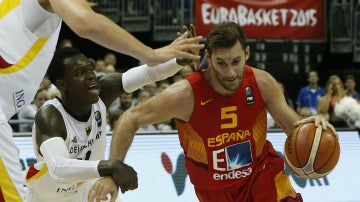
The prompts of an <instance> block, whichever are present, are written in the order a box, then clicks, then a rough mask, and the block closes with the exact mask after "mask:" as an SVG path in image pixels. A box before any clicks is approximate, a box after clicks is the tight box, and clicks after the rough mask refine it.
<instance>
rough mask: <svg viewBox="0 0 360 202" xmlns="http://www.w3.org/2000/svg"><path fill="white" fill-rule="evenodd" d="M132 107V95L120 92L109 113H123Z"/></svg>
mask: <svg viewBox="0 0 360 202" xmlns="http://www.w3.org/2000/svg"><path fill="white" fill-rule="evenodd" d="M133 105H134V96H133V93H127V92H122V93H121V94H120V95H119V97H118V98H116V100H114V102H113V103H112V104H111V106H110V108H109V112H110V113H113V112H114V111H117V110H121V111H125V110H127V109H129V108H130V107H132V106H133Z"/></svg>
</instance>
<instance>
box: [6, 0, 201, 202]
mask: <svg viewBox="0 0 360 202" xmlns="http://www.w3.org/2000/svg"><path fill="white" fill-rule="evenodd" d="M0 5H1V9H0V86H2V87H1V88H0V201H10V202H14V201H15V202H17V201H22V200H23V197H24V195H25V191H24V189H23V176H22V175H21V165H20V163H19V158H18V156H19V155H18V153H19V152H18V149H17V147H16V145H15V144H14V142H13V139H12V138H13V137H12V129H11V127H10V125H9V124H8V120H9V119H10V118H11V117H12V116H13V115H14V114H16V113H17V112H19V111H21V110H22V109H23V108H24V107H25V106H27V105H29V104H30V103H31V101H32V100H33V98H34V95H35V93H36V91H37V90H38V87H39V84H40V82H41V80H42V79H43V76H44V74H45V72H46V69H47V67H48V65H49V63H50V61H51V58H52V56H53V52H54V50H55V47H56V44H57V41H58V37H59V32H60V28H61V23H62V20H64V22H65V23H67V25H68V26H69V27H70V28H71V29H72V30H73V31H74V32H75V33H77V34H78V35H79V36H80V37H84V38H87V39H89V40H91V41H94V42H95V43H98V44H100V45H103V46H105V47H107V48H109V49H111V50H114V51H117V52H120V53H124V54H127V55H130V56H133V57H136V58H137V59H139V60H141V61H143V62H145V63H146V64H149V65H156V64H159V63H162V62H166V61H168V60H170V59H171V58H175V57H184V58H189V59H198V58H199V56H196V55H192V54H190V53H187V52H186V50H188V49H192V48H202V45H199V44H196V43H193V42H195V41H198V40H199V38H194V39H185V38H186V37H184V38H183V39H184V40H179V41H177V42H173V43H172V44H170V45H168V46H165V47H162V48H159V49H155V50H154V49H152V48H150V47H148V46H146V45H144V44H143V43H141V42H140V41H139V40H137V39H136V38H134V37H133V36H132V35H131V34H130V33H128V32H126V31H125V30H124V29H122V28H121V27H119V26H118V25H116V24H115V23H114V22H112V21H111V20H110V19H108V18H106V17H105V16H103V15H101V14H98V13H95V12H94V11H93V10H92V9H91V8H90V6H89V4H88V2H87V1H86V0H77V1H74V0H26V1H25V0H0Z"/></svg>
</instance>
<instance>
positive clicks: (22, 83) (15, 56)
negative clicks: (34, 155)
mask: <svg viewBox="0 0 360 202" xmlns="http://www.w3.org/2000/svg"><path fill="white" fill-rule="evenodd" d="M0 4H1V9H0V86H1V88H0V120H2V121H4V120H9V119H10V118H11V117H12V116H13V115H14V114H15V113H17V112H19V111H21V110H22V109H23V108H24V107H25V106H27V105H29V104H30V103H31V101H32V100H33V98H34V95H35V93H36V91H37V90H38V88H39V85H40V83H41V81H42V79H43V77H44V75H45V73H46V70H47V68H48V66H49V64H50V62H51V59H52V57H53V54H54V51H55V48H56V44H57V41H58V37H59V33H60V27H61V19H60V18H59V17H58V16H57V15H55V14H51V13H49V12H47V11H45V10H44V9H43V8H42V7H40V5H39V4H38V2H37V0H0Z"/></svg>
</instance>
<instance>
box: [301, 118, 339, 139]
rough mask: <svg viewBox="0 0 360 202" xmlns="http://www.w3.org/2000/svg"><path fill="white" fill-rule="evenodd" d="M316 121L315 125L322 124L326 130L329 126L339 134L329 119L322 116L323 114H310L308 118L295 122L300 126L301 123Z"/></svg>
mask: <svg viewBox="0 0 360 202" xmlns="http://www.w3.org/2000/svg"><path fill="white" fill-rule="evenodd" d="M312 122H313V123H315V126H316V127H317V126H319V125H321V126H322V128H323V130H326V129H327V128H330V130H331V131H332V132H333V133H334V134H336V135H337V132H336V130H335V127H334V126H333V125H332V124H331V123H329V122H328V121H327V119H326V118H325V117H324V116H322V115H316V116H310V117H307V118H304V119H301V120H300V121H297V122H295V123H294V126H295V127H298V126H300V125H301V124H304V123H312Z"/></svg>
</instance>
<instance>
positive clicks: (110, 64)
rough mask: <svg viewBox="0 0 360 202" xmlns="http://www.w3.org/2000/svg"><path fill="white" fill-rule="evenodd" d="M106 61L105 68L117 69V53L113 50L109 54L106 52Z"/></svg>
mask: <svg viewBox="0 0 360 202" xmlns="http://www.w3.org/2000/svg"><path fill="white" fill-rule="evenodd" d="M104 62H105V66H106V68H105V69H108V68H110V69H113V68H114V69H116V64H117V58H116V55H115V54H114V53H113V52H109V53H107V54H105V56H104Z"/></svg>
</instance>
